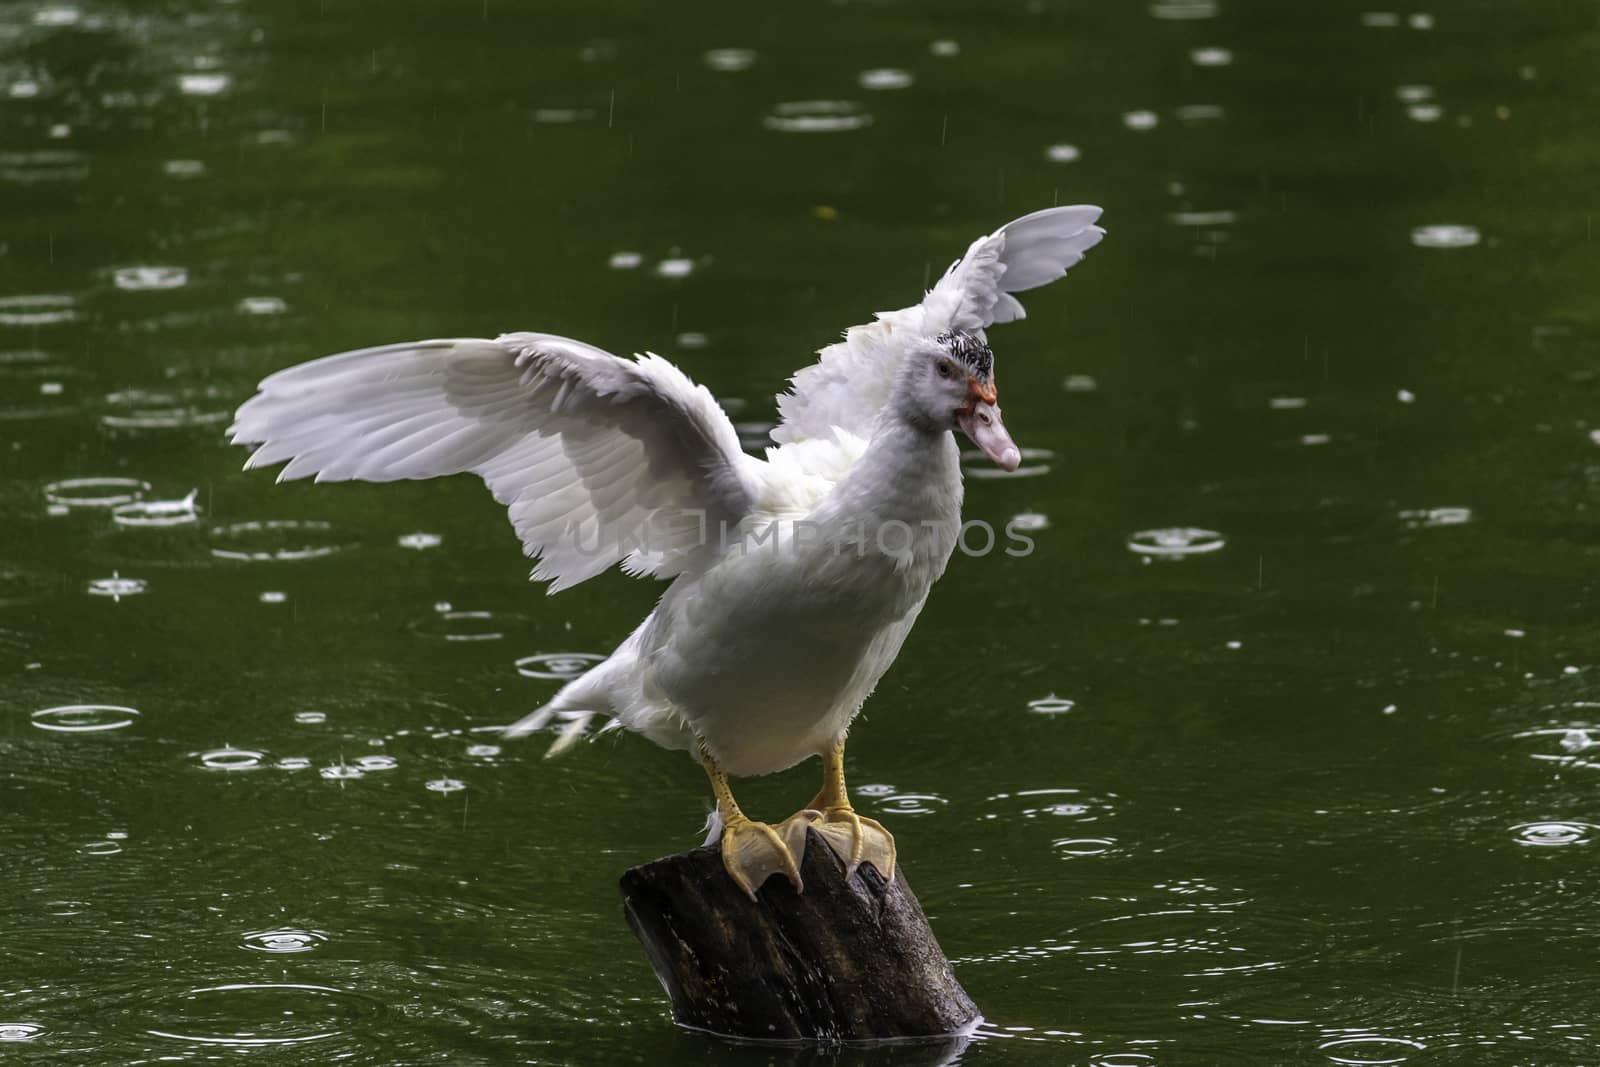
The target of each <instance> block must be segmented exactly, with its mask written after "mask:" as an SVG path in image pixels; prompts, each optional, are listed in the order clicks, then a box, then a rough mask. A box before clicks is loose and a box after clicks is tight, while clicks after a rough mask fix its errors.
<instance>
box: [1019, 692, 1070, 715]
mask: <svg viewBox="0 0 1600 1067" xmlns="http://www.w3.org/2000/svg"><path fill="white" fill-rule="evenodd" d="M1076 706H1077V705H1076V702H1074V701H1071V700H1068V699H1067V698H1066V697H1058V696H1056V695H1055V694H1054V693H1051V694H1050V695H1049V696H1047V697H1040V698H1039V699H1038V700H1030V701H1028V710H1029V711H1036V712H1038V713H1039V714H1040V715H1061V714H1063V713H1065V712H1068V711H1071V710H1072V709H1073V708H1074V707H1076Z"/></svg>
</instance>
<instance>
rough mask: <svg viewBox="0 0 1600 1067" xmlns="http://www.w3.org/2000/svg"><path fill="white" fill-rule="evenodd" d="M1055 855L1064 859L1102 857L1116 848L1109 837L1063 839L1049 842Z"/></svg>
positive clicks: (1114, 842) (1114, 840)
mask: <svg viewBox="0 0 1600 1067" xmlns="http://www.w3.org/2000/svg"><path fill="white" fill-rule="evenodd" d="M1050 847H1051V848H1052V849H1054V850H1055V854H1056V855H1058V856H1061V857H1064V858H1066V859H1075V858H1076V857H1078V856H1104V855H1105V854H1106V853H1107V852H1110V851H1112V850H1113V849H1115V848H1116V847H1117V842H1116V839H1115V838H1111V837H1063V838H1059V839H1057V840H1055V841H1052V842H1050Z"/></svg>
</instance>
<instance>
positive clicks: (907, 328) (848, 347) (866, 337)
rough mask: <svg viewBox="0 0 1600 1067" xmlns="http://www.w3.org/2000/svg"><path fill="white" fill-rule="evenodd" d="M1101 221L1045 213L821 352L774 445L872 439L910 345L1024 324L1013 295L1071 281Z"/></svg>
mask: <svg viewBox="0 0 1600 1067" xmlns="http://www.w3.org/2000/svg"><path fill="white" fill-rule="evenodd" d="M1099 218H1100V209H1099V208H1098V207H1093V206H1090V205H1086V204H1076V205H1073V206H1070V207H1053V208H1046V209H1044V210H1043V211H1035V212H1034V213H1033V214H1031V215H1024V216H1023V217H1022V218H1020V219H1015V220H1013V221H1011V222H1008V223H1006V224H1005V225H1004V226H1002V227H1000V228H999V229H998V230H996V231H995V232H994V233H991V234H989V235H987V236H985V237H980V238H978V239H977V240H976V241H974V242H972V245H971V246H970V247H969V248H968V249H967V253H966V255H964V256H962V257H961V258H960V259H958V260H957V261H956V262H955V263H954V264H952V265H951V267H950V269H949V270H947V271H946V272H945V274H944V276H943V277H942V278H940V279H939V281H938V283H937V284H935V285H934V287H933V288H932V289H931V290H929V291H928V293H927V295H926V296H925V297H924V298H923V300H922V303H921V304H919V305H917V306H916V307H910V308H905V309H903V310H900V311H890V312H880V313H879V314H878V316H877V321H875V322H872V323H869V324H867V325H865V326H855V327H852V328H851V329H849V330H846V331H845V335H844V340H843V341H840V342H839V343H837V344H832V345H829V346H828V347H827V348H824V349H822V351H821V352H820V353H818V355H819V356H820V357H821V358H820V359H818V361H817V362H816V363H814V364H812V365H811V366H809V367H806V368H805V369H803V370H801V371H800V372H799V373H798V374H796V375H795V376H794V377H793V379H791V382H790V388H789V391H788V392H787V393H784V394H782V395H780V396H779V397H778V411H779V414H780V415H781V421H780V423H779V425H778V427H777V428H776V429H775V430H773V431H772V439H773V440H774V441H777V442H778V443H779V444H791V443H794V442H797V441H807V440H817V439H823V438H827V437H829V436H830V435H831V434H832V432H833V429H834V428H835V427H838V428H840V429H843V430H846V431H848V432H850V433H853V434H857V435H860V436H870V434H871V431H872V423H873V420H875V419H876V418H877V414H878V411H879V410H880V409H881V408H882V407H883V406H884V404H885V403H887V402H888V399H889V393H890V390H891V389H892V388H893V387H894V379H895V374H896V373H897V372H898V370H899V368H900V362H901V360H902V359H903V358H904V357H905V352H906V344H905V342H906V341H908V340H910V339H912V338H915V337H936V336H938V335H939V334H942V333H946V332H949V331H951V330H966V331H969V332H977V331H981V330H983V329H986V328H987V327H989V326H992V325H994V324H995V323H1004V322H1012V321H1015V320H1016V319H1020V318H1022V317H1023V315H1024V311H1023V309H1022V304H1021V303H1020V302H1019V301H1018V300H1017V299H1016V297H1014V296H1012V295H1011V294H1012V293H1020V292H1024V291H1026V290H1028V289H1035V288H1038V287H1039V286H1041V285H1047V284H1049V283H1050V282H1053V281H1055V280H1056V279H1057V278H1060V277H1061V276H1063V275H1064V274H1066V272H1067V270H1068V269H1069V268H1071V267H1072V266H1073V265H1074V264H1075V263H1077V262H1078V261H1079V260H1081V259H1083V255H1084V253H1085V252H1087V251H1088V250H1089V249H1091V248H1093V247H1094V246H1095V245H1097V244H1099V243H1100V239H1101V238H1102V237H1104V236H1105V231H1104V230H1102V229H1101V228H1100V227H1099V226H1096V225H1095V221H1096V220H1097V219H1099Z"/></svg>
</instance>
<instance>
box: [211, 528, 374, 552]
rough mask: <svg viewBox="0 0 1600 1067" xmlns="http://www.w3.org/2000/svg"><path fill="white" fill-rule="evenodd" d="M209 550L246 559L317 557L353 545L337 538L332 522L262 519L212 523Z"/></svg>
mask: <svg viewBox="0 0 1600 1067" xmlns="http://www.w3.org/2000/svg"><path fill="white" fill-rule="evenodd" d="M211 536H212V538H213V539H214V540H215V541H217V542H218V543H217V544H214V545H212V547H211V554H212V555H213V556H215V557H216V558H217V559H229V560H238V561H241V562H248V563H267V562H291V561H298V560H307V559H320V558H322V557H323V556H331V555H333V554H334V553H336V552H343V551H344V550H346V549H348V548H352V547H354V546H353V545H352V544H349V543H347V542H342V541H340V540H338V534H337V532H336V531H335V530H334V528H333V525H332V524H331V523H327V522H321V521H316V520H300V519H264V520H257V521H251V522H235V523H230V524H228V525H226V526H214V527H212V529H211Z"/></svg>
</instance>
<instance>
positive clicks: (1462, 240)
mask: <svg viewBox="0 0 1600 1067" xmlns="http://www.w3.org/2000/svg"><path fill="white" fill-rule="evenodd" d="M1481 239H1482V238H1481V235H1480V234H1479V233H1478V228H1477V227H1476V226H1465V225H1461V224H1458V223H1439V224H1436V225H1433V226H1418V227H1417V228H1416V229H1414V230H1412V231H1411V243H1412V244H1414V245H1416V246H1417V247H1418V248H1471V247H1472V246H1473V245H1475V244H1477V243H1478V242H1479V240H1481Z"/></svg>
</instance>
